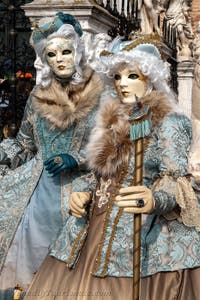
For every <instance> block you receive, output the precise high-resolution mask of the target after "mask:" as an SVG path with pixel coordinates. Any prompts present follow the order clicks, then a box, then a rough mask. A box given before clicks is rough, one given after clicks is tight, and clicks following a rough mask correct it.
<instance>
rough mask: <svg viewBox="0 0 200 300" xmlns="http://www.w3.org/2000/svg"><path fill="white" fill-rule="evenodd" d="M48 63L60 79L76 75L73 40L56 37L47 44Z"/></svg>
mask: <svg viewBox="0 0 200 300" xmlns="http://www.w3.org/2000/svg"><path fill="white" fill-rule="evenodd" d="M45 55H46V59H47V62H48V64H49V66H50V68H51V69H52V71H53V73H55V74H56V75H57V76H58V77H59V78H68V77H71V76H72V75H73V74H74V73H75V71H76V70H75V64H74V48H73V45H72V41H71V40H67V39H65V38H62V37H56V38H53V39H51V40H50V41H48V42H47V46H46V48H45Z"/></svg>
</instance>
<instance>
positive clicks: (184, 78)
mask: <svg viewBox="0 0 200 300" xmlns="http://www.w3.org/2000/svg"><path fill="white" fill-rule="evenodd" d="M177 73H178V74H177V75H178V101H179V104H180V106H181V108H182V110H183V112H184V113H185V114H186V115H187V116H188V117H189V118H190V119H191V116H192V85H193V78H194V63H193V61H192V60H191V61H181V62H179V63H178V68H177Z"/></svg>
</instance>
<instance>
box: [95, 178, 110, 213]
mask: <svg viewBox="0 0 200 300" xmlns="http://www.w3.org/2000/svg"><path fill="white" fill-rule="evenodd" d="M111 182H112V181H111V179H108V180H106V181H104V180H103V179H102V178H101V180H100V189H99V190H97V191H96V195H97V196H98V197H99V201H98V207H99V208H100V207H102V206H103V205H104V204H106V203H107V202H108V200H109V198H110V192H108V187H109V186H110V185H111Z"/></svg>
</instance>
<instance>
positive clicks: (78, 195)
mask: <svg viewBox="0 0 200 300" xmlns="http://www.w3.org/2000/svg"><path fill="white" fill-rule="evenodd" d="M90 201H91V195H90V193H88V192H74V193H72V194H71V195H70V199H69V208H70V210H71V214H72V215H73V216H75V217H77V218H82V217H83V216H85V214H86V210H85V207H86V205H87V203H89V202H90Z"/></svg>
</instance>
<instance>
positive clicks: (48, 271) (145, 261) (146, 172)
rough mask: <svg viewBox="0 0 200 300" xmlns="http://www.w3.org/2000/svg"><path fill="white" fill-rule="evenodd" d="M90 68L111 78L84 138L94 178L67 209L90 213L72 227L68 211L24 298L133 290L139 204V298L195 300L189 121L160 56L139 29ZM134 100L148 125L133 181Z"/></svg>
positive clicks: (128, 294)
mask: <svg viewBox="0 0 200 300" xmlns="http://www.w3.org/2000/svg"><path fill="white" fill-rule="evenodd" d="M97 69H98V70H99V71H101V72H102V73H103V74H105V77H106V78H107V80H109V81H111V83H114V86H115V89H113V90H112V89H111V88H110V90H109V94H108V92H106V91H105V92H104V93H103V96H102V97H104V101H102V104H101V107H100V110H99V112H98V115H97V120H96V125H95V128H94V129H93V131H92V134H91V136H90V141H89V144H88V146H87V159H88V165H89V168H90V169H91V170H92V171H93V172H94V174H95V175H96V180H97V186H96V189H94V191H93V193H92V194H91V193H88V197H86V195H87V194H86V193H85V192H83V193H80V192H79V193H76V192H75V193H72V195H71V197H70V203H69V204H70V209H71V212H72V216H71V218H72V219H77V220H81V219H84V218H85V216H88V221H87V222H86V223H84V224H83V226H82V228H81V229H80V230H78V228H75V227H74V226H71V223H70V220H69V219H68V221H67V222H66V224H65V226H64V227H63V230H62V232H61V234H60V236H59V238H58V239H57V241H56V242H55V243H54V244H53V245H52V246H51V251H50V255H49V256H48V257H47V259H46V260H45V261H44V263H43V264H42V266H41V269H40V270H39V271H38V273H37V274H36V276H35V278H34V280H33V283H32V285H31V287H30V289H29V290H28V292H27V296H26V298H25V299H27V300H35V299H37V300H38V299H42V300H47V299H48V300H52V299H59V300H61V299H62V300H64V299H65V300H66V299H72V298H73V299H76V300H80V299H84V300H89V299H91V300H94V299H103V300H105V299H106V300H107V299H116V300H125V299H126V300H131V299H133V296H132V294H133V290H132V288H133V278H132V277H133V218H134V214H135V213H137V214H142V229H141V272H140V275H141V291H140V300H158V299H159V300H169V299H170V300H172V299H179V300H180V299H181V300H188V299H190V300H198V299H199V295H200V288H199V274H200V268H199V266H200V255H199V253H200V233H199V230H200V226H199V225H200V223H199V220H200V219H199V205H198V199H197V197H196V195H195V193H194V189H193V187H192V178H190V176H189V175H188V169H187V167H188V152H189V148H190V143H191V137H192V132H191V123H190V120H189V119H188V118H187V117H186V116H184V115H183V114H182V113H181V112H180V110H179V108H178V105H177V104H176V99H175V97H174V96H173V93H172V92H171V90H170V88H169V85H168V79H169V69H168V65H166V64H165V63H164V61H163V60H162V59H161V55H160V52H159V50H158V48H157V47H156V46H155V45H154V44H151V41H149V40H145V38H143V37H142V38H141V39H140V38H139V39H137V40H136V41H132V42H131V41H129V42H120V41H119V40H116V42H113V43H112V48H111V50H110V51H107V52H104V55H102V56H101V60H100V62H99V64H98V65H97ZM106 75H107V76H106ZM138 102H139V103H138ZM140 106H141V107H149V109H150V110H151V125H150V122H149V123H147V124H146V129H145V130H147V129H148V131H149V135H148V137H147V138H145V140H144V159H143V182H142V185H139V186H134V184H133V181H134V176H135V173H134V167H135V148H134V139H131V136H136V137H137V131H136V129H137V126H135V127H134V126H133V127H132V123H131V122H130V120H131V118H132V115H133V114H134V113H135V112H138V109H139V107H140ZM148 126H149V128H148ZM88 192H89V191H88ZM86 204H87V205H89V204H90V209H89V211H88V209H86V208H85V205H86ZM37 291H38V293H37ZM45 291H48V295H45Z"/></svg>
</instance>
